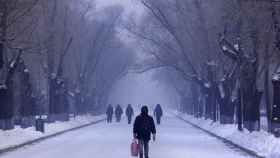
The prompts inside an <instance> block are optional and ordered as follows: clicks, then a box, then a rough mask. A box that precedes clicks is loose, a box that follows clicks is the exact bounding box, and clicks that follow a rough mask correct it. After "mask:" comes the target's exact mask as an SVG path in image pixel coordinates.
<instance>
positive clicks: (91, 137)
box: [2, 116, 248, 158]
mask: <svg viewBox="0 0 280 158" xmlns="http://www.w3.org/2000/svg"><path fill="white" fill-rule="evenodd" d="M157 128H158V136H157V140H156V142H151V156H150V157H151V158H245V157H248V156H246V155H242V153H239V152H237V151H234V150H232V149H230V148H229V147H227V146H226V145H225V144H223V143H222V142H220V141H219V140H217V139H215V138H213V137H210V136H208V135H207V134H205V133H203V132H201V131H200V130H197V129H194V128H193V127H191V126H189V125H188V124H186V123H184V122H183V121H181V120H179V119H177V118H175V117H174V116H165V118H164V120H163V124H162V125H161V126H158V127H157ZM131 141H132V125H127V124H126V121H125V120H123V122H122V123H113V124H109V125H108V124H106V123H105V122H104V123H99V124H96V125H93V126H89V127H86V128H83V129H81V130H77V131H73V132H70V133H66V134H64V135H61V136H58V137H54V138H51V139H48V140H46V141H43V142H41V143H39V144H36V145H33V146H28V147H26V148H24V149H19V150H17V151H14V152H12V153H8V154H6V155H3V157H2V158H22V157H24V156H26V157H28V158H130V157H131V156H130V150H129V149H130V143H131Z"/></svg>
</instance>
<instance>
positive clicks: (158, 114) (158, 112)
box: [154, 104, 163, 117]
mask: <svg viewBox="0 0 280 158" xmlns="http://www.w3.org/2000/svg"><path fill="white" fill-rule="evenodd" d="M154 115H155V116H156V117H162V115H163V111H162V108H161V106H160V105H159V104H158V105H157V106H156V108H155V110H154Z"/></svg>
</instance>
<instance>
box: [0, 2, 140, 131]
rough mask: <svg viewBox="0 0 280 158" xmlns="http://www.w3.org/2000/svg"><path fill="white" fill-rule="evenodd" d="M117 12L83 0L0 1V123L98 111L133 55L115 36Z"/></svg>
mask: <svg viewBox="0 0 280 158" xmlns="http://www.w3.org/2000/svg"><path fill="white" fill-rule="evenodd" d="M122 13H123V8H122V7H120V6H111V7H108V8H105V9H102V10H98V9H96V7H95V5H94V2H93V1H90V2H89V1H84V0H78V1H77V0H48V1H44V0H24V1H22V0H0V72H1V73H0V78H1V85H0V129H4V130H6V129H11V128H13V124H14V120H16V121H15V122H16V123H19V124H21V125H22V126H23V127H26V126H30V125H32V124H33V122H34V117H35V116H36V115H42V114H45V115H48V120H49V121H56V120H62V121H65V120H68V117H69V113H74V114H86V113H89V112H91V113H97V112H100V111H102V110H103V109H104V105H105V104H106V102H107V98H108V95H109V92H110V90H111V88H112V86H113V85H114V83H115V82H116V81H117V80H118V79H120V78H121V77H122V76H123V75H125V74H126V73H127V70H128V68H129V66H130V65H131V64H132V63H133V61H134V56H133V53H132V49H131V48H129V47H127V46H126V45H125V44H124V42H123V41H122V40H121V39H120V37H119V35H118V27H119V23H120V20H121V17H122Z"/></svg>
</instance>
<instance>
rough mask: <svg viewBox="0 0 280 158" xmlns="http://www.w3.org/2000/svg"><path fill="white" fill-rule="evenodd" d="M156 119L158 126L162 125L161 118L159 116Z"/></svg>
mask: <svg viewBox="0 0 280 158" xmlns="http://www.w3.org/2000/svg"><path fill="white" fill-rule="evenodd" d="M156 118H157V124H158V125H160V122H161V117H159V116H157V117H156Z"/></svg>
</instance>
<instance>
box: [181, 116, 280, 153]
mask: <svg viewBox="0 0 280 158" xmlns="http://www.w3.org/2000/svg"><path fill="white" fill-rule="evenodd" d="M177 115H179V116H180V117H182V118H183V119H185V120H187V121H189V122H191V123H193V124H195V125H197V126H198V127H200V128H202V129H204V130H206V131H209V132H211V133H213V134H215V135H217V136H219V137H222V138H225V139H227V140H229V141H231V142H233V143H235V144H237V145H239V146H241V147H243V148H246V149H249V150H251V151H254V152H255V153H257V154H258V155H260V156H263V157H266V158H280V138H276V137H274V136H273V135H272V134H270V133H268V132H266V131H263V130H262V131H259V132H258V131H256V132H252V133H250V132H249V131H247V130H246V129H244V131H243V132H240V131H238V130H237V125H221V124H219V123H218V122H217V123H213V121H211V120H205V119H204V118H200V119H197V118H194V117H193V116H189V115H186V114H182V113H177Z"/></svg>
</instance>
